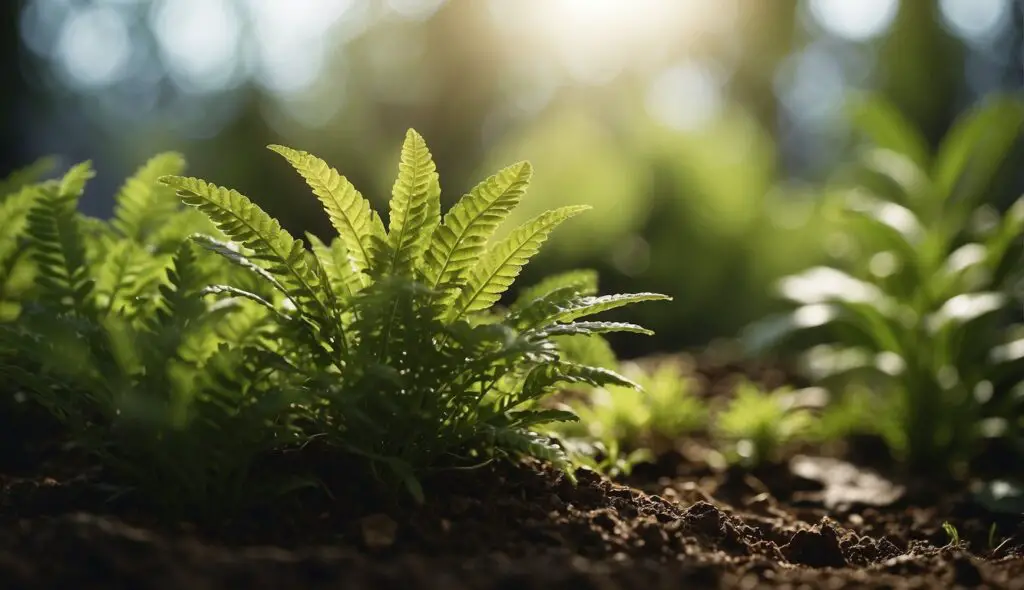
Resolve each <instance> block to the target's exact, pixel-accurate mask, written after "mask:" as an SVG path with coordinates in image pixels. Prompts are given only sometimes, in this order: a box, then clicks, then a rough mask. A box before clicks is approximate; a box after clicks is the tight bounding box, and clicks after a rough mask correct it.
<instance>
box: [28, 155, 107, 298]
mask: <svg viewBox="0 0 1024 590" xmlns="http://www.w3.org/2000/svg"><path fill="white" fill-rule="evenodd" d="M92 175H93V173H92V167H91V164H90V163H89V162H84V163H82V164H78V165H77V166H74V167H73V168H71V170H69V171H68V173H67V174H66V175H65V176H64V178H62V179H61V180H60V181H59V182H57V183H52V182H50V183H46V184H44V185H42V187H41V189H40V193H41V194H40V196H39V198H38V199H37V200H36V201H35V203H34V204H33V206H32V208H31V209H30V210H29V212H28V227H27V234H28V238H29V242H30V244H31V247H32V252H33V257H34V259H35V261H36V265H37V268H38V272H39V274H38V276H37V277H36V284H37V285H38V286H39V288H40V290H41V295H42V296H43V297H44V298H45V299H48V300H49V301H50V302H51V303H53V304H55V305H56V306H57V307H58V308H61V309H66V310H78V311H80V312H84V311H85V310H87V309H90V308H91V297H92V293H93V280H92V279H91V278H90V276H89V274H90V273H89V269H88V261H87V259H86V254H87V252H86V246H85V241H84V239H83V237H82V232H81V228H80V227H79V218H78V213H77V208H78V199H79V197H80V196H81V194H82V190H83V189H84V187H85V183H86V181H87V180H88V179H89V178H91V177H92Z"/></svg>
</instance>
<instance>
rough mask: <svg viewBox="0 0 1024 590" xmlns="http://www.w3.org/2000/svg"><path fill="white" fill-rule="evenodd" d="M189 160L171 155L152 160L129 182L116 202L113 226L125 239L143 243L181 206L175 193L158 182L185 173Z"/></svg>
mask: <svg viewBox="0 0 1024 590" xmlns="http://www.w3.org/2000/svg"><path fill="white" fill-rule="evenodd" d="M184 169H185V159H184V157H182V155H181V154H178V153H175V152H167V153H163V154H159V155H157V156H154V157H153V158H151V159H150V160H149V161H148V162H146V163H145V165H143V166H142V167H141V168H140V169H139V170H138V171H137V172H136V173H135V175H133V176H132V177H131V178H129V179H128V180H127V181H125V184H124V186H123V187H121V190H120V191H119V192H118V193H117V196H116V197H115V200H114V219H113V220H112V221H111V225H112V226H113V227H114V229H116V230H117V231H118V232H120V233H121V235H123V236H124V237H127V238H130V239H132V240H135V241H138V242H143V241H145V240H146V239H147V238H149V237H150V236H151V235H152V234H153V233H154V232H155V231H158V230H159V228H160V226H162V225H163V224H164V223H166V218H167V216H169V215H170V214H171V213H173V212H174V211H175V210H176V209H177V207H178V201H177V199H175V196H174V191H173V190H171V189H170V188H169V187H167V186H166V185H162V184H159V183H157V180H158V179H159V178H160V177H161V176H168V175H177V174H181V173H182V172H183V171H184Z"/></svg>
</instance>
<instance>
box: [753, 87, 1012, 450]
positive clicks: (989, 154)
mask: <svg viewBox="0 0 1024 590" xmlns="http://www.w3.org/2000/svg"><path fill="white" fill-rule="evenodd" d="M853 121H854V123H855V125H856V127H857V128H858V129H859V130H860V131H861V132H862V134H863V135H864V136H866V137H867V138H868V140H869V141H868V142H867V145H866V146H864V147H863V148H862V149H861V150H860V151H859V153H858V157H857V158H856V160H855V162H854V163H853V164H852V165H851V166H850V167H848V168H847V169H845V170H844V171H843V173H842V174H841V175H839V176H838V178H837V180H836V182H835V186H834V191H833V192H832V194H831V201H830V203H829V206H830V207H833V208H834V209H835V211H836V212H838V213H839V215H840V220H841V221H842V222H843V223H844V229H845V232H844V234H843V235H842V236H841V237H842V238H843V239H844V240H846V242H845V244H846V251H845V253H843V254H842V255H841V256H840V257H839V258H838V259H837V261H836V263H835V264H834V265H832V266H823V267H815V268H811V269H808V270H806V271H804V272H802V273H800V274H797V275H794V276H790V277H787V278H785V279H783V280H782V281H781V282H780V283H779V292H780V293H781V295H782V296H783V297H784V298H785V299H786V300H788V301H790V302H792V303H793V304H795V308H794V309H793V310H792V311H790V312H787V313H785V314H783V315H781V316H777V317H774V318H770V319H768V320H766V321H764V322H762V323H760V324H758V325H756V326H754V327H752V328H751V330H750V331H749V332H748V341H749V343H750V344H751V345H752V347H753V350H755V351H760V350H763V349H764V348H765V347H769V346H779V345H783V344H786V345H795V346H797V347H802V348H804V349H805V350H806V354H805V361H806V363H805V364H806V366H807V368H808V370H809V372H810V374H811V375H812V376H813V377H814V378H815V379H817V380H818V381H819V383H821V384H823V385H826V386H828V387H831V388H832V389H835V390H838V391H845V392H846V393H845V395H846V396H847V397H849V396H865V398H866V399H868V403H869V404H870V405H871V406H872V407H873V408H874V415H875V416H876V419H875V420H874V421H873V422H872V421H867V422H865V423H862V424H860V425H859V426H860V428H861V429H866V430H870V429H875V430H877V431H878V432H879V433H880V434H882V435H883V436H884V437H885V439H886V440H887V441H888V443H889V444H890V446H891V447H892V449H893V450H894V451H895V452H896V454H897V455H898V456H899V457H901V458H902V459H904V460H905V461H906V462H907V463H908V464H909V465H911V466H912V467H915V468H920V469H953V468H955V467H956V466H957V464H958V463H962V462H963V461H967V460H970V459H971V458H972V457H973V456H974V455H975V454H976V453H977V452H978V451H979V448H980V444H981V443H982V441H983V440H984V439H985V438H986V437H992V436H1011V435H1014V432H1016V433H1017V435H1018V436H1019V433H1020V431H1021V426H1022V424H1021V420H1022V419H1024V389H1022V387H1024V386H1022V369H1024V363H1022V361H1024V326H1022V325H1021V323H1020V321H1021V314H1020V312H1021V302H1022V298H1021V295H1022V287H1024V283H1022V278H1024V265H1022V264H1021V262H1022V258H1021V250H1022V242H1024V240H1022V237H1021V235H1022V233H1024V198H1022V199H1020V200H1018V201H1017V202H1016V203H1014V204H1013V205H1012V206H1010V207H1009V209H1008V210H1006V211H1003V212H1002V213H1000V212H999V211H998V210H997V209H996V208H995V207H993V206H992V205H991V204H990V203H989V202H988V201H987V200H986V194H987V193H988V191H990V190H991V188H992V185H993V180H994V179H995V178H997V172H998V171H999V170H1000V168H1001V164H1002V163H1003V161H1004V160H1005V159H1006V156H1007V154H1008V153H1009V151H1010V150H1011V149H1012V148H1013V146H1014V144H1015V143H1016V142H1017V141H1019V139H1020V137H1021V132H1022V129H1024V104H1022V103H1021V102H1020V101H1019V100H1018V99H1013V98H1000V99H996V100H993V101H990V102H989V103H986V104H983V105H981V106H979V107H977V108H975V109H974V110H973V111H971V112H969V113H968V114H966V115H964V116H963V117H962V118H961V119H960V120H959V121H957V122H956V124H955V125H954V127H953V128H952V129H951V130H950V132H949V134H948V135H947V136H946V138H945V139H944V140H943V141H942V143H941V145H939V147H938V150H937V152H936V153H935V154H934V156H933V155H932V154H931V153H930V152H929V150H928V149H927V143H926V141H925V139H924V138H923V137H921V136H920V135H919V134H918V133H917V132H916V131H915V130H914V128H913V127H912V125H911V124H910V123H909V122H908V121H907V120H905V119H904V118H903V117H902V115H901V114H900V113H899V112H898V111H897V110H896V109H895V108H894V107H893V106H891V105H889V104H887V103H884V102H882V101H881V100H879V99H869V100H864V101H861V102H858V103H856V107H855V109H854V110H853ZM842 399H843V398H842V397H841V398H840V400H839V401H840V403H843V402H842Z"/></svg>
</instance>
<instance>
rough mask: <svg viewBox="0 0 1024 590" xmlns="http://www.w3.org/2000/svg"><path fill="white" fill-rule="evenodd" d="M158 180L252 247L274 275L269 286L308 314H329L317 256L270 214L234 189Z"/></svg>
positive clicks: (183, 180)
mask: <svg viewBox="0 0 1024 590" xmlns="http://www.w3.org/2000/svg"><path fill="white" fill-rule="evenodd" d="M161 181H162V182H164V183H165V184H168V185H170V186H172V187H174V188H175V189H177V191H178V194H179V196H180V197H181V199H182V201H183V202H184V203H185V204H186V205H189V206H191V207H195V208H196V209H198V210H200V211H202V212H203V213H205V214H206V215H207V216H208V217H209V218H210V220H211V221H213V223H214V225H216V226H217V228H218V229H219V230H220V231H222V232H224V234H225V235H226V236H228V237H229V238H230V239H232V240H234V241H236V242H238V243H239V244H241V245H242V246H244V247H246V248H248V249H249V250H251V251H252V252H254V254H253V256H252V257H250V258H251V259H252V260H253V261H255V262H256V263H257V264H258V265H259V266H260V267H262V268H264V269H265V270H266V271H267V272H268V273H270V274H271V275H273V276H274V277H275V278H276V279H277V282H276V284H274V286H275V287H278V288H280V289H283V292H284V293H285V295H287V296H288V297H289V298H290V299H291V300H292V302H293V303H294V304H295V306H296V307H297V308H299V309H301V310H303V311H304V312H305V313H307V314H310V315H312V316H313V317H318V318H321V319H323V318H328V317H330V313H329V312H328V309H327V307H326V305H325V304H324V300H323V297H324V296H325V293H324V291H325V289H326V286H325V285H323V284H322V283H321V277H322V275H323V273H322V269H321V268H320V263H319V261H318V260H317V259H316V257H315V256H313V254H312V253H310V252H309V251H308V250H306V248H305V246H304V245H303V243H302V240H296V239H295V238H293V237H292V235H291V234H290V233H288V232H287V231H286V230H285V229H283V228H282V227H281V224H280V223H278V221H277V220H276V219H274V218H272V217H270V216H269V215H267V213H266V212H265V211H263V210H262V209H260V208H259V207H258V206H257V205H256V204H255V203H253V202H252V201H250V200H249V199H248V198H247V197H246V196H245V195H243V194H241V193H239V192H238V191H235V190H230V189H226V188H223V187H219V186H216V185H213V184H210V183H208V182H206V181H204V180H201V179H198V178H186V177H181V176H165V177H163V178H162V179H161ZM233 261H234V260H233ZM259 263H262V264H259Z"/></svg>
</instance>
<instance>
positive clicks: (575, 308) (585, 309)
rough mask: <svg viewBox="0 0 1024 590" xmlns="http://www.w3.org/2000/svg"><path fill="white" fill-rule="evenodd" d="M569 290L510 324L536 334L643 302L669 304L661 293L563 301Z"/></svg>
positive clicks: (546, 299) (545, 299)
mask: <svg viewBox="0 0 1024 590" xmlns="http://www.w3.org/2000/svg"><path fill="white" fill-rule="evenodd" d="M568 292H569V289H564V290H559V291H555V292H552V293H551V294H550V296H548V297H542V298H540V299H537V300H535V302H534V304H533V305H531V306H530V307H528V308H524V309H523V310H522V311H521V312H520V313H518V314H515V315H514V316H512V317H510V318H509V321H510V322H511V323H512V324H513V325H515V326H516V327H517V328H519V329H521V330H536V329H539V328H544V327H546V326H550V325H552V324H555V323H558V322H571V321H573V320H577V319H580V318H582V317H586V316H590V315H594V314H598V313H602V312H605V311H610V310H612V309H616V308H619V307H624V306H627V305H632V304H634V303H640V302H642V301H671V300H672V298H671V297H669V296H668V295H662V294H660V293H625V294H619V295H602V296H600V297H572V298H571V299H568V300H564V299H563V298H564V296H565V294H567V293H568Z"/></svg>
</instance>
